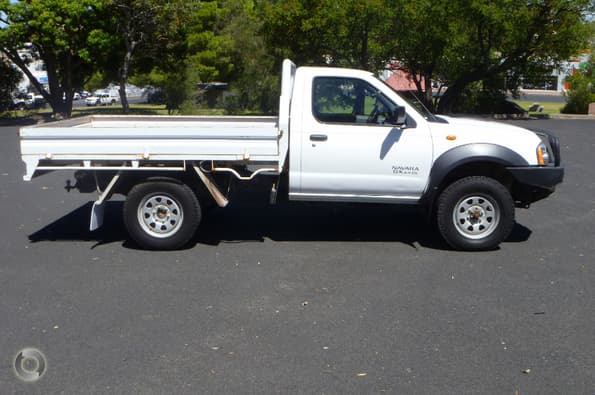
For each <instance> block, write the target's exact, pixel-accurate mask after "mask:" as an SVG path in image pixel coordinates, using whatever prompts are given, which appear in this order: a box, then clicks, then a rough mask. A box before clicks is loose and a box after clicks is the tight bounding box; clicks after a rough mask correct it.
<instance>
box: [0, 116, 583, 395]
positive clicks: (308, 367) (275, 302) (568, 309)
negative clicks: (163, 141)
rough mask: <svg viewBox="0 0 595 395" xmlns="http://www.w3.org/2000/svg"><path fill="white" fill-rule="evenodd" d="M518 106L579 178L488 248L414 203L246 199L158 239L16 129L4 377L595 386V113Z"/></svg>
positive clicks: (0, 192)
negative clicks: (85, 190) (186, 233)
mask: <svg viewBox="0 0 595 395" xmlns="http://www.w3.org/2000/svg"><path fill="white" fill-rule="evenodd" d="M519 123H520V124H522V125H527V126H530V127H543V128H548V129H551V130H554V131H557V132H558V134H559V135H560V137H561V139H562V152H563V155H564V157H563V161H564V163H565V166H566V171H567V173H566V179H565V183H564V184H563V185H561V186H560V188H559V190H558V191H557V192H556V194H554V195H552V196H551V197H550V198H549V199H547V200H545V201H542V202H538V203H536V204H535V205H534V206H533V207H532V208H531V209H529V210H518V211H517V221H518V224H517V225H516V227H515V229H514V232H513V234H512V236H511V238H510V239H509V240H508V241H507V242H505V243H503V244H502V246H501V248H500V249H498V250H496V251H491V252H483V253H462V252H454V251H450V250H448V249H447V248H446V246H445V245H444V243H443V242H442V241H441V240H440V238H439V237H438V236H437V233H436V231H435V230H434V229H432V228H430V227H428V226H427V225H426V223H425V222H424V221H423V220H422V219H421V217H419V216H418V215H417V213H416V211H415V210H411V209H405V208H398V207H378V206H353V205H336V206H335V205H306V204H293V205H287V204H285V205H281V206H279V207H274V208H266V207H265V206H264V205H263V204H250V203H247V202H244V203H239V204H236V205H235V206H233V207H230V209H229V210H225V211H222V210H214V211H212V212H210V213H209V214H208V215H207V216H206V218H205V222H204V224H203V226H202V227H201V229H200V235H199V236H197V238H196V240H195V243H194V245H193V246H192V247H191V248H189V249H186V250H183V251H176V252H146V251H140V250H137V249H135V248H134V245H132V244H131V243H129V242H127V241H125V233H124V231H123V230H122V222H121V219H120V218H119V211H120V210H121V205H122V204H121V202H117V201H116V202H113V203H111V204H110V206H109V207H108V210H107V215H108V218H107V223H106V224H105V226H104V228H102V229H101V230H99V231H97V232H94V233H90V232H89V231H87V230H86V227H87V223H88V215H89V207H90V206H89V203H88V202H89V201H91V200H92V199H93V198H94V196H93V195H84V194H79V193H77V192H70V193H67V192H66V191H65V189H64V185H65V183H66V180H67V179H68V178H69V177H71V174H68V173H51V174H47V175H45V176H43V177H39V178H36V179H34V180H33V181H32V182H24V181H22V175H23V173H24V166H23V164H22V163H21V162H20V159H19V148H18V139H17V136H16V128H15V127H3V128H0V203H1V207H2V208H3V210H2V214H1V218H2V221H1V222H0V224H1V225H2V228H1V232H2V233H1V234H2V237H1V238H0V249H1V252H2V254H1V258H0V393H2V394H12V393H19V394H30V393H31V394H83V393H85V394H95V393H97V394H127V393H141V394H162V393H172V394H199V393H200V394H382V393H388V394H471V393H474V394H520V395H525V394H588V395H592V394H595V291H594V290H595V287H594V284H595V260H594V258H593V256H594V255H595V226H594V223H595V183H594V182H593V180H595V155H594V154H593V152H594V151H595V121H581V120H549V121H546V120H543V121H523V122H519ZM27 347H33V348H35V349H37V350H39V351H41V352H42V353H43V355H45V361H46V365H45V368H44V369H45V370H44V371H45V374H44V375H43V376H42V377H41V378H40V379H39V380H38V381H35V382H30V383H27V382H23V381H21V380H19V379H18V378H17V375H16V374H15V371H14V368H13V366H14V360H15V359H16V358H17V357H22V358H24V359H25V362H26V363H27V365H25V366H26V370H28V371H33V370H35V369H36V368H37V369H40V366H39V365H36V363H35V361H34V359H35V358H38V359H40V357H38V356H37V357H36V356H35V355H33V356H31V355H32V354H30V353H27V352H22V350H23V349H24V348H27Z"/></svg>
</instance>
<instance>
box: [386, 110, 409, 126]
mask: <svg viewBox="0 0 595 395" xmlns="http://www.w3.org/2000/svg"><path fill="white" fill-rule="evenodd" d="M390 121H391V123H392V124H394V125H399V126H402V125H405V124H406V123H407V113H406V112H405V107H401V106H397V108H395V109H394V110H393V111H392V113H391V120H390Z"/></svg>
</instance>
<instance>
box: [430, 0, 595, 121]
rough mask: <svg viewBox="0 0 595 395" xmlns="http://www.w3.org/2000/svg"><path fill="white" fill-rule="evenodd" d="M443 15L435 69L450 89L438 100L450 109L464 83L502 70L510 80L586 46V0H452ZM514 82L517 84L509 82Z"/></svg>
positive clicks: (443, 110)
mask: <svg viewBox="0 0 595 395" xmlns="http://www.w3.org/2000/svg"><path fill="white" fill-rule="evenodd" d="M449 5H450V6H451V7H454V8H453V9H454V10H456V11H457V13H456V15H455V17H454V18H453V17H451V16H448V19H447V20H446V21H444V23H447V24H448V26H449V34H448V37H449V39H448V40H447V42H446V46H445V47H444V52H443V54H442V56H441V57H440V58H439V59H438V62H437V69H436V75H438V76H439V78H440V79H441V80H443V81H446V82H447V84H448V86H449V89H448V90H447V91H446V93H445V95H444V96H443V98H442V100H441V101H440V103H439V106H438V109H439V110H440V111H441V112H449V111H450V110H451V109H452V107H453V105H454V103H455V102H456V100H457V98H458V97H459V96H460V95H461V93H462V92H463V90H464V89H465V87H466V86H467V85H469V84H470V83H473V82H475V81H484V80H489V79H493V78H494V77H495V76H498V75H503V74H504V73H507V74H508V75H509V76H510V78H509V81H511V82H517V83H518V81H520V78H519V76H522V75H525V74H529V73H531V72H533V70H534V68H543V67H544V66H547V67H550V68H553V67H556V66H557V65H559V64H560V62H561V61H564V60H566V59H568V58H569V57H570V56H571V55H573V54H575V53H577V52H579V51H580V50H582V49H584V48H585V45H586V38H587V37H588V35H587V29H588V28H587V26H586V24H585V23H584V20H583V12H584V10H585V9H586V7H587V6H588V5H589V0H573V1H569V0H551V1H529V2H528V1H525V0H473V1H471V2H468V1H466V0H453V1H451V2H449ZM509 88H513V89H514V88H516V86H509Z"/></svg>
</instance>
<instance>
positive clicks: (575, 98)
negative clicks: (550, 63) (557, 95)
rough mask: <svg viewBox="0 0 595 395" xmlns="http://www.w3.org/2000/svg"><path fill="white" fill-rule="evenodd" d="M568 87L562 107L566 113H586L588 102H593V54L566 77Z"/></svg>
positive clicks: (594, 63) (594, 83) (594, 67)
mask: <svg viewBox="0 0 595 395" xmlns="http://www.w3.org/2000/svg"><path fill="white" fill-rule="evenodd" d="M566 81H567V82H569V83H570V89H569V90H568V92H566V105H565V106H564V108H562V112H563V113H567V114H587V113H588V111H589V104H590V103H595V58H594V56H593V55H591V57H590V58H589V60H588V62H587V63H586V64H584V65H583V66H582V67H581V69H580V70H578V71H577V72H576V73H575V74H574V75H573V76H571V77H568V78H567V79H566Z"/></svg>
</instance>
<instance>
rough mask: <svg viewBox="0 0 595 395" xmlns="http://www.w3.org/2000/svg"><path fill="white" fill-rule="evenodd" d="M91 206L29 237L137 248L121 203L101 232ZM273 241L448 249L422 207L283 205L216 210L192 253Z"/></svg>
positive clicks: (110, 206) (516, 235) (207, 216)
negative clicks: (92, 223) (92, 226)
mask: <svg viewBox="0 0 595 395" xmlns="http://www.w3.org/2000/svg"><path fill="white" fill-rule="evenodd" d="M91 206H92V203H91V202H89V203H87V204H84V205H82V206H81V207H79V208H77V209H76V210H74V211H72V212H70V213H68V214H67V215H65V216H63V217H61V218H59V219H57V220H56V221H54V222H52V223H50V224H48V225H47V226H45V227H43V228H42V229H40V230H38V231H36V232H34V233H33V234H31V235H29V240H30V241H31V242H33V243H35V242H40V241H94V242H96V244H94V246H93V247H92V248H95V247H97V246H100V245H103V244H109V243H114V242H123V246H124V247H126V248H131V249H136V248H138V247H137V246H136V245H135V244H134V243H133V242H131V241H129V240H128V239H127V234H126V230H125V228H124V223H123V221H122V215H121V213H122V207H123V202H122V201H109V202H107V204H106V208H105V221H104V224H103V226H102V227H101V228H100V229H98V230H96V231H89V228H88V225H89V215H90V212H91ZM530 235H531V230H529V229H528V228H526V227H524V226H523V225H521V224H518V223H517V224H516V225H515V227H514V229H513V232H512V234H511V236H510V237H509V238H508V240H507V242H522V241H526V240H528V239H529V237H530ZM265 239H270V240H273V241H329V242H336V241H348V242H349V241H352V242H400V243H404V244H407V245H410V246H412V248H416V247H417V245H419V246H423V247H427V248H432V249H438V250H445V249H449V247H448V246H447V245H446V243H445V242H444V241H443V240H442V238H441V237H440V235H439V234H438V232H437V230H436V228H435V226H434V225H432V224H431V223H430V222H429V221H428V220H427V219H426V218H425V217H424V215H423V213H422V212H421V210H420V209H419V208H418V207H408V206H397V205H373V204H343V203H328V204H327V203H302V202H291V203H288V202H286V203H280V204H278V205H275V206H269V205H265V204H262V205H259V204H248V203H238V204H230V205H229V206H228V207H226V208H225V209H221V208H218V207H217V208H212V209H210V210H208V211H206V212H205V213H203V220H202V222H201V225H200V226H199V229H198V232H197V233H196V236H195V237H194V238H193V240H192V242H191V243H190V244H189V246H188V248H192V247H194V246H195V245H196V244H207V245H218V244H220V243H239V242H263V241H264V240H265Z"/></svg>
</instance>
